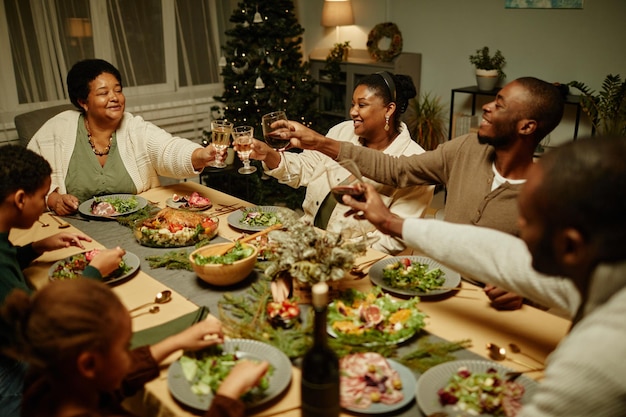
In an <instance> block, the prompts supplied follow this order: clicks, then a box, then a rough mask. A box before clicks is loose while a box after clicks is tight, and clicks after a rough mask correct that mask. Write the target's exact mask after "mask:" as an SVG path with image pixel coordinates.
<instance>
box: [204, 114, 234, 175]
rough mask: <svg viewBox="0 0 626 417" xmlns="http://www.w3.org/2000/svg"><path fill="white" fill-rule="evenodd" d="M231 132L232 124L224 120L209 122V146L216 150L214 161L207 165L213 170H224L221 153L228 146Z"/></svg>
mask: <svg viewBox="0 0 626 417" xmlns="http://www.w3.org/2000/svg"><path fill="white" fill-rule="evenodd" d="M232 131H233V124H232V123H231V122H227V121H225V120H213V121H212V122H211V144H212V145H213V146H214V147H215V149H216V150H217V154H216V155H215V161H213V163H211V164H209V166H212V167H214V168H226V164H225V163H224V160H223V159H222V153H223V152H224V151H225V150H226V148H228V146H229V145H230V134H231V133H232Z"/></svg>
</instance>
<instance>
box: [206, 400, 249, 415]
mask: <svg viewBox="0 0 626 417" xmlns="http://www.w3.org/2000/svg"><path fill="white" fill-rule="evenodd" d="M245 410H246V407H245V405H244V404H243V402H242V401H241V400H234V399H232V398H229V397H225V396H223V395H216V396H215V397H213V401H211V407H209V410H208V411H207V413H206V414H205V417H243V416H244V415H245Z"/></svg>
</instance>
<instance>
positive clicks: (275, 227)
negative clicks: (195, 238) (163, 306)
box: [216, 223, 283, 256]
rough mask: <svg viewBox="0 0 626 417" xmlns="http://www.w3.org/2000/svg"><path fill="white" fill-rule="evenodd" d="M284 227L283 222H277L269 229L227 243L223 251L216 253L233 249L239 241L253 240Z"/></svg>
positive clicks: (222, 253)
mask: <svg viewBox="0 0 626 417" xmlns="http://www.w3.org/2000/svg"><path fill="white" fill-rule="evenodd" d="M282 228H283V225H282V224H281V223H277V224H275V225H273V226H270V227H268V228H267V229H263V230H261V231H260V232H256V233H254V234H251V235H250V236H246V237H244V238H241V239H237V240H235V241H234V242H232V243H231V244H230V245H226V246H225V247H224V249H223V250H222V251H221V253H218V254H216V255H217V256H221V255H224V254H225V253H226V252H228V251H229V250H231V249H232V248H234V247H235V245H236V244H237V243H245V242H249V241H251V240H254V239H256V238H257V237H259V236H263V235H266V234H268V233H269V232H271V231H273V230H278V229H282Z"/></svg>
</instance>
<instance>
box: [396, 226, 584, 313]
mask: <svg viewBox="0 0 626 417" xmlns="http://www.w3.org/2000/svg"><path fill="white" fill-rule="evenodd" d="M402 238H403V239H404V241H405V243H406V244H407V246H410V247H412V248H415V249H417V250H418V251H420V252H422V253H424V255H426V256H428V257H431V258H433V259H435V260H437V261H439V262H441V263H442V264H444V265H446V266H448V267H449V268H451V269H453V270H455V271H457V272H459V273H461V275H463V276H466V277H468V278H471V279H476V280H478V281H481V282H486V283H489V284H493V285H496V286H498V287H501V288H504V289H505V290H508V291H512V292H515V293H517V294H521V295H523V296H524V297H526V298H528V299H530V300H532V301H534V302H536V303H539V304H541V305H544V306H548V307H550V308H551V311H552V312H553V313H555V314H559V315H561V316H564V317H568V318H571V317H573V316H574V314H575V313H576V311H577V309H578V306H579V305H580V302H581V300H580V294H579V293H578V291H577V290H576V288H575V286H574V284H573V283H572V282H571V281H570V280H569V279H566V278H562V277H553V276H547V275H544V274H541V273H539V272H537V271H535V270H534V269H533V267H532V262H531V261H532V257H531V254H530V252H529V251H528V248H527V247H526V245H525V244H524V242H523V241H522V240H521V239H519V238H516V237H514V236H512V235H509V234H507V233H504V232H500V231H497V230H493V229H488V228H485V227H477V226H472V225H459V224H452V223H448V222H443V221H439V220H430V219H406V220H405V221H404V225H403V227H402Z"/></svg>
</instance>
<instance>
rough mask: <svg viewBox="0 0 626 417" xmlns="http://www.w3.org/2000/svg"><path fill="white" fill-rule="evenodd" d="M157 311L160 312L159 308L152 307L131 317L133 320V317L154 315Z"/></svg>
mask: <svg viewBox="0 0 626 417" xmlns="http://www.w3.org/2000/svg"><path fill="white" fill-rule="evenodd" d="M159 311H161V309H160V308H159V306H153V307H150V310H148V311H144V312H141V313H138V314H135V315H134V316H132V318H133V319H134V318H135V317H139V316H143V315H144V314H156V313H158V312H159Z"/></svg>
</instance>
